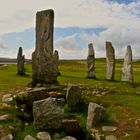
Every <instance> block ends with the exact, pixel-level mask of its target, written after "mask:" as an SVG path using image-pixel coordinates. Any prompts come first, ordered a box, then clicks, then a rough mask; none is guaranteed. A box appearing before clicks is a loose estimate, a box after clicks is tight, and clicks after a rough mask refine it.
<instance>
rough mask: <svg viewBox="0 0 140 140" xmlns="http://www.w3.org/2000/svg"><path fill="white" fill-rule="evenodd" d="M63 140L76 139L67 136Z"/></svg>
mask: <svg viewBox="0 0 140 140" xmlns="http://www.w3.org/2000/svg"><path fill="white" fill-rule="evenodd" d="M62 140H76V138H74V137H71V136H66V137H64V138H63V139H62Z"/></svg>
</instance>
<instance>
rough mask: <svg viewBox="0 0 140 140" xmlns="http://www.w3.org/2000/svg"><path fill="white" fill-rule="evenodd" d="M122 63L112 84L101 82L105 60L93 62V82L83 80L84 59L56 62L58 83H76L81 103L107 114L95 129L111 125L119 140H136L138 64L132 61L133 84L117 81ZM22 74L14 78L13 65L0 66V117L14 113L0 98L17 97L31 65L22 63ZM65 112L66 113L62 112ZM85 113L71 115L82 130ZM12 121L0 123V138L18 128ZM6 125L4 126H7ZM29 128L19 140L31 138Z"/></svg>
mask: <svg viewBox="0 0 140 140" xmlns="http://www.w3.org/2000/svg"><path fill="white" fill-rule="evenodd" d="M122 63H123V61H122V60H120V59H119V60H117V62H116V72H115V81H113V82H110V81H106V80H105V59H96V66H95V67H96V77H97V79H96V80H94V79H86V74H87V73H86V72H87V66H86V61H85V60H63V61H60V63H59V70H60V72H61V76H59V77H58V82H59V83H60V84H61V85H67V84H68V83H75V84H79V85H80V86H81V87H82V88H81V91H82V98H83V101H84V102H85V103H86V104H88V103H89V102H96V103H98V104H100V105H103V106H104V107H105V108H106V110H107V113H108V118H106V119H105V121H104V122H103V123H102V124H100V125H99V126H96V128H98V129H99V130H100V129H101V126H102V125H114V126H117V127H118V129H117V130H116V131H115V132H113V134H114V135H115V136H117V138H118V139H119V140H139V139H140V120H139V119H140V61H138V60H137V61H134V62H133V70H134V83H133V84H130V83H123V82H121V69H122ZM25 68H26V73H27V74H28V76H18V75H17V74H16V65H14V64H13V65H6V66H0V104H1V105H0V115H3V114H5V113H7V112H8V113H9V112H10V113H11V112H12V114H15V112H14V110H11V109H4V108H3V107H2V102H1V99H2V97H3V95H5V94H7V93H11V94H13V95H17V94H18V93H19V92H21V91H24V90H25V89H26V88H27V85H28V83H29V82H31V64H26V65H25ZM96 91H97V92H98V93H99V94H100V93H103V92H104V91H105V95H102V96H99V94H97V95H96ZM66 113H68V112H67V111H66ZM86 113H87V112H86V110H85V112H83V115H81V114H79V113H75V114H74V115H75V116H77V118H78V117H79V120H80V123H81V127H83V129H84V128H85V124H86V115H87V114H86ZM14 117H15V116H13V118H12V119H11V120H9V121H8V122H2V123H1V124H2V125H3V126H4V128H5V130H6V131H5V132H3V133H2V134H1V135H5V134H8V133H9V131H10V130H9V126H14V125H15V127H16V128H17V129H19V128H18V124H19V125H20V122H19V121H18V120H17V118H14ZM7 126H8V127H7ZM32 129H33V126H32V124H31V126H30V127H26V129H25V130H24V131H20V130H19V135H20V136H19V138H17V140H18V139H21V138H23V137H24V136H25V135H27V134H28V133H31V134H32V135H35V133H36V132H35V131H34V132H33V131H32Z"/></svg>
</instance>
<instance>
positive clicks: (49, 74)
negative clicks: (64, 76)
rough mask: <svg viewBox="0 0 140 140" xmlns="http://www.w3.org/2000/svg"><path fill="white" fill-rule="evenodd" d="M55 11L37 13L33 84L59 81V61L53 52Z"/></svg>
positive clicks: (33, 55)
mask: <svg viewBox="0 0 140 140" xmlns="http://www.w3.org/2000/svg"><path fill="white" fill-rule="evenodd" d="M53 25H54V11H53V10H45V11H40V12H37V14H36V48H35V51H34V52H33V54H32V84H33V85H35V84H37V83H45V84H51V83H57V66H56V65H57V63H56V61H55V59H54V54H53Z"/></svg>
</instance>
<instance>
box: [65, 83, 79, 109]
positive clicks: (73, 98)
mask: <svg viewBox="0 0 140 140" xmlns="http://www.w3.org/2000/svg"><path fill="white" fill-rule="evenodd" d="M80 100H81V92H80V87H79V86H78V85H74V84H68V89H67V94H66V101H67V104H68V106H69V107H74V106H77V105H78V104H79V103H80Z"/></svg>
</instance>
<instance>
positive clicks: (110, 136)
mask: <svg viewBox="0 0 140 140" xmlns="http://www.w3.org/2000/svg"><path fill="white" fill-rule="evenodd" d="M105 140H117V138H116V137H115V136H114V135H108V136H106V137H105Z"/></svg>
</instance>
